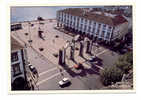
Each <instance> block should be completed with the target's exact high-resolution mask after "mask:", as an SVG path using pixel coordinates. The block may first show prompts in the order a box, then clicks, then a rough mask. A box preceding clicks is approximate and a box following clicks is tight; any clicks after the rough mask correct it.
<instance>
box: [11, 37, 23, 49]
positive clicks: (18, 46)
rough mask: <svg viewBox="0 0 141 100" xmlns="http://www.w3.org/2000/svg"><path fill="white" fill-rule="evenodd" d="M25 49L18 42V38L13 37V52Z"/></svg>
mask: <svg viewBox="0 0 141 100" xmlns="http://www.w3.org/2000/svg"><path fill="white" fill-rule="evenodd" d="M23 48H24V46H23V45H22V44H21V43H20V42H19V41H17V40H16V38H14V37H13V36H11V50H19V49H23Z"/></svg>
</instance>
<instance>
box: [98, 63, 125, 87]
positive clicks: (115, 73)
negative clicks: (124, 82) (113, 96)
mask: <svg viewBox="0 0 141 100" xmlns="http://www.w3.org/2000/svg"><path fill="white" fill-rule="evenodd" d="M100 76H101V81H102V83H103V85H105V86H107V85H111V84H112V83H116V82H119V81H121V79H122V76H123V72H122V71H121V70H120V69H119V68H117V67H115V66H113V67H105V68H104V70H101V71H100Z"/></svg>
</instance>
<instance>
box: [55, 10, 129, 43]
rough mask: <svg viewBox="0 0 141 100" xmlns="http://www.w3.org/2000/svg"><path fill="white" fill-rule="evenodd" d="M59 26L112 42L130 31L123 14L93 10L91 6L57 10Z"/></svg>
mask: <svg viewBox="0 0 141 100" xmlns="http://www.w3.org/2000/svg"><path fill="white" fill-rule="evenodd" d="M56 18H57V26H58V27H62V28H64V29H67V30H71V31H74V32H76V33H79V34H82V35H87V36H90V37H94V38H95V39H98V40H104V41H107V42H111V41H113V40H115V39H116V38H121V37H122V36H124V35H125V34H126V33H127V31H128V21H127V20H126V19H125V18H124V17H123V16H121V15H112V14H109V13H104V12H98V11H97V12H96V11H95V12H92V11H91V9H89V8H68V9H64V10H59V11H58V12H57V17H56Z"/></svg>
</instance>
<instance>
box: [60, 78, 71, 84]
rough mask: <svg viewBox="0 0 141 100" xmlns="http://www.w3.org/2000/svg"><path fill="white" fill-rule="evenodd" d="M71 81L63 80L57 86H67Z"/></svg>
mask: <svg viewBox="0 0 141 100" xmlns="http://www.w3.org/2000/svg"><path fill="white" fill-rule="evenodd" d="M70 83H71V81H70V79H69V78H63V79H62V80H61V81H59V85H60V86H64V85H67V84H70Z"/></svg>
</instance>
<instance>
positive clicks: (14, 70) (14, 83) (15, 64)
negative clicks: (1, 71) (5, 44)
mask: <svg viewBox="0 0 141 100" xmlns="http://www.w3.org/2000/svg"><path fill="white" fill-rule="evenodd" d="M25 61H26V55H25V49H24V46H23V45H21V44H20V43H19V42H18V41H17V40H16V39H15V38H14V37H11V88H12V90H24V89H25V85H26V83H25V81H26V72H25Z"/></svg>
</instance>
